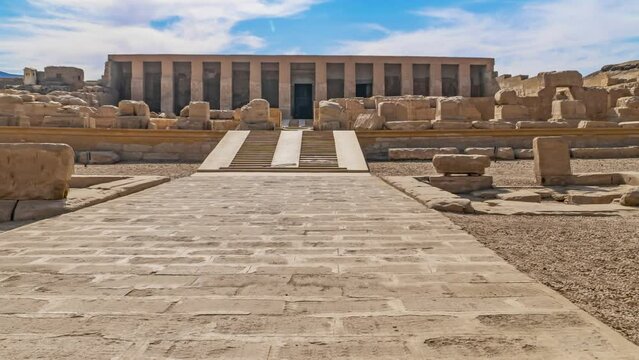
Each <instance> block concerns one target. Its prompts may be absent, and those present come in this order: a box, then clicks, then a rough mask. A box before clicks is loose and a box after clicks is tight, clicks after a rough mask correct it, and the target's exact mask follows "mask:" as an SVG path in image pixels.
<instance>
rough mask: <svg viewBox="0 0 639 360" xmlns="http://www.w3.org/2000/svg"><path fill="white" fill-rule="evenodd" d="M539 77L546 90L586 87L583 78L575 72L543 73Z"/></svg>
mask: <svg viewBox="0 0 639 360" xmlns="http://www.w3.org/2000/svg"><path fill="white" fill-rule="evenodd" d="M537 77H538V78H539V79H540V80H541V81H540V86H541V87H544V88H550V87H583V86H584V79H583V76H581V74H580V73H579V71H575V70H568V71H551V72H542V73H539V75H537Z"/></svg>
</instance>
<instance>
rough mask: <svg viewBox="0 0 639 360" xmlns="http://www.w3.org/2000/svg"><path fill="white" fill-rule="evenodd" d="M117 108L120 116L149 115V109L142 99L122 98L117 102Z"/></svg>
mask: <svg viewBox="0 0 639 360" xmlns="http://www.w3.org/2000/svg"><path fill="white" fill-rule="evenodd" d="M118 108H119V115H121V116H144V117H148V118H150V117H151V110H149V106H148V105H147V104H146V103H145V102H144V101H134V100H122V101H120V102H119V103H118Z"/></svg>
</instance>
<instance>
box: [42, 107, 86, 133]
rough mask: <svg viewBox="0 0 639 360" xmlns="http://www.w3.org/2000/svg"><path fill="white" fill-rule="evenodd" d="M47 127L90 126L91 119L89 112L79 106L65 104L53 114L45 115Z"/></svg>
mask: <svg viewBox="0 0 639 360" xmlns="http://www.w3.org/2000/svg"><path fill="white" fill-rule="evenodd" d="M42 126H45V127H64V128H88V127H90V121H89V116H88V114H86V113H84V112H83V111H82V109H81V108H80V107H78V106H63V107H61V108H59V109H57V111H56V112H55V114H53V115H49V116H45V117H44V118H43V120H42Z"/></svg>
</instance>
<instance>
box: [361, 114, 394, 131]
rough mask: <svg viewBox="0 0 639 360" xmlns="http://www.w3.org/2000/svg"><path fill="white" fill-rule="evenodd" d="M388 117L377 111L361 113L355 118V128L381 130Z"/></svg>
mask: <svg viewBox="0 0 639 360" xmlns="http://www.w3.org/2000/svg"><path fill="white" fill-rule="evenodd" d="M385 122H386V119H384V117H383V116H380V115H378V114H377V112H369V113H364V114H359V116H357V119H356V120H355V124H354V125H353V128H354V129H355V130H381V129H383V128H384V123H385Z"/></svg>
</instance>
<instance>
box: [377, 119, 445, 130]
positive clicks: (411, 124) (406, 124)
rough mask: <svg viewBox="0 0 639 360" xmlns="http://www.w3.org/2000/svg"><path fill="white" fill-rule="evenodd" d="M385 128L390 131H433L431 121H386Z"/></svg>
mask: <svg viewBox="0 0 639 360" xmlns="http://www.w3.org/2000/svg"><path fill="white" fill-rule="evenodd" d="M384 126H385V127H386V128H387V129H389V130H405V131H421V130H428V129H432V128H433V125H432V124H431V122H430V121H428V120H426V121H386V123H385V124H384Z"/></svg>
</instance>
